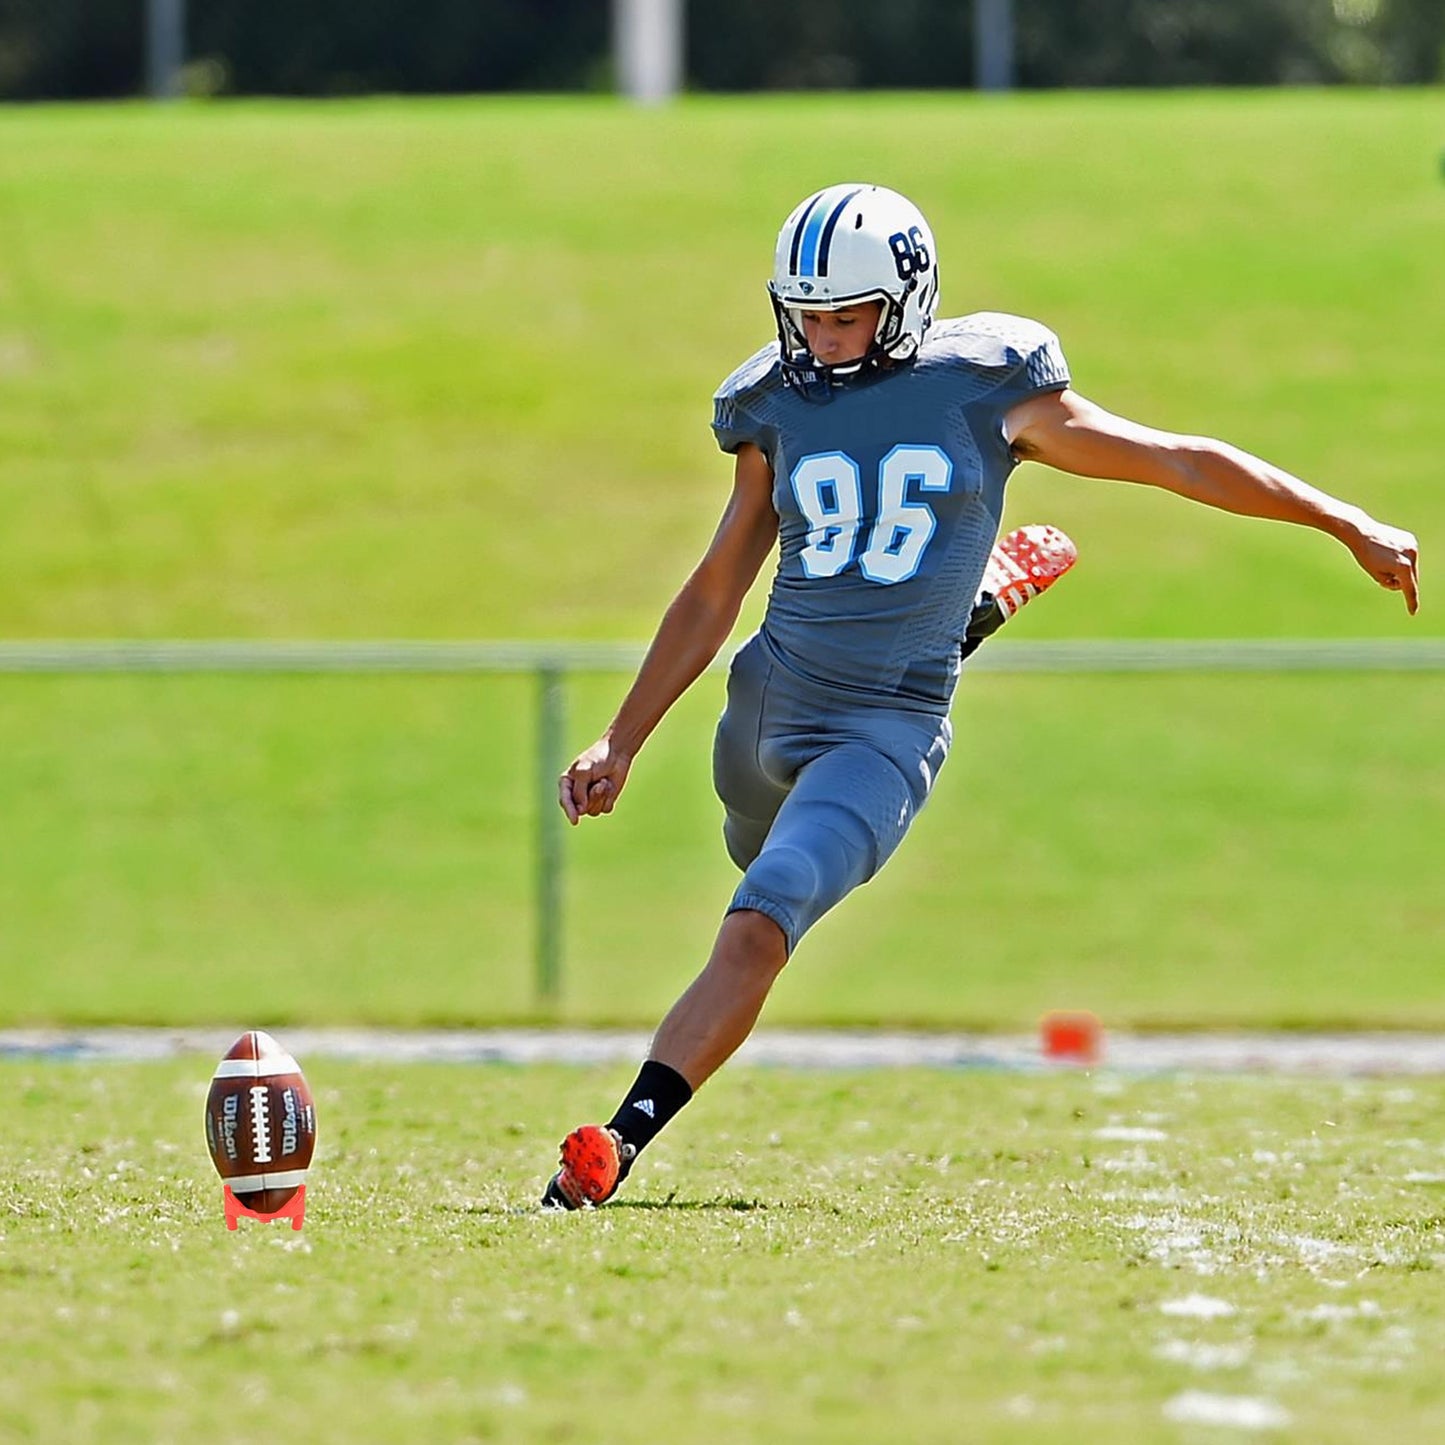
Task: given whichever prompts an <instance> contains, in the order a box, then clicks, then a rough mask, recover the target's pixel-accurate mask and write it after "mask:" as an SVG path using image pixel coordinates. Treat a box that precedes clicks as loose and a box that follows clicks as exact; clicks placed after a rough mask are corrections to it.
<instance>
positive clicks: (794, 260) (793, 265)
mask: <svg viewBox="0 0 1445 1445" xmlns="http://www.w3.org/2000/svg"><path fill="white" fill-rule="evenodd" d="M823 195H824V192H822V191H819V192H818V194H817V195H816V196H814V197H813V199H812V200H811V201H809V202H808V204H807V207H806V209H805V210H804V211H803V214H802V215H801V216H800V217H799V219H798V224H797V227H796V228H795V229H794V231H793V247H792V250H791V251H789V253H788V274H789V275H790V276H796V275H797V274H798V248H799V246H800V245H801V244H802V241H803V227H804V226H805V225H807V223H808V217H809V216H811V215H812V214H813V208H814V207H815V206H816V205H817V204H818V202H819V201H821V200H822V199H823ZM808 274H809V275H810V276H811V275H812V274H813V273H812V272H811V271H810V272H808Z"/></svg>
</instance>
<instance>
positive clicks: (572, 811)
mask: <svg viewBox="0 0 1445 1445" xmlns="http://www.w3.org/2000/svg"><path fill="white" fill-rule="evenodd" d="M772 482H773V474H772V470H771V468H770V467H769V466H768V463H767V460H766V459H765V458H764V457H763V455H762V453H761V452H760V451H758V449H757V448H756V447H745V448H744V449H743V451H742V452H741V453H739V456H738V465H737V474H736V476H735V479H734V482H733V491H732V495H731V497H730V498H729V500H728V505H727V508H726V510H725V511H724V512H723V515H722V520H721V521H720V522H719V523H718V527H717V531H716V532H715V533H714V534H713V539H712V542H711V544H710V545H709V547H708V549H707V553H706V555H705V556H704V557H703V559H702V561H701V562H699V563H698V565H697V567H696V568H695V569H694V570H693V573H692V575H691V576H690V577H689V578H688V579H687V581H686V582H685V583H684V584H683V586H682V589H681V590H680V591H679V592H678V594H677V596H676V597H674V598H673V600H672V603H671V605H670V606H669V607H668V609H667V611H666V612H665V613H664V614H663V617H662V622H661V623H660V624H659V626H658V629H657V635H656V636H655V637H654V638H653V639H652V645H651V647H649V648H648V649H647V656H646V657H644V658H643V660H642V666H641V668H639V669H638V673H637V677H636V679H635V681H634V682H633V684H632V686H631V687H630V688H629V689H628V692H627V696H626V697H625V698H623V700H622V706H621V707H620V708H618V710H617V716H616V717H614V718H613V719H612V722H611V723H610V724H609V725H608V727H607V730H606V731H605V732H604V733H603V734H602V736H601V737H600V738H598V740H597V741H596V742H595V743H593V744H592V746H591V747H590V748H588V749H587V750H586V751H585V752H583V753H580V754H578V756H577V758H576V759H575V760H574V761H573V763H572V765H571V767H569V768H568V769H567V771H566V772H564V773H563V774H562V776H561V778H559V779H558V792H557V801H558V802H559V803H560V804H561V807H562V811H563V812H564V813H566V814H567V818H568V821H569V822H572V823H576V822H577V821H578V820H579V819H580V818H583V817H592V818H595V817H598V816H600V815H601V814H604V813H610V812H611V811H612V809H613V806H614V805H615V804H616V802H617V795H618V794H619V793H620V792H621V791H622V788H623V785H624V784H625V783H626V781H627V774H628V772H629V770H630V769H631V767H632V760H633V758H634V757H636V756H637V753H638V750H639V749H640V748H641V747H642V745H643V743H645V742H646V741H647V739H648V738H649V737H650V736H651V735H652V731H653V729H654V728H655V727H656V726H657V725H658V723H660V722H661V721H662V719H663V717H664V716H666V714H667V710H668V709H669V708H670V707H671V706H672V705H673V703H675V702H676V701H677V700H678V698H680V697H681V696H682V695H683V693H684V692H686V691H687V689H688V688H689V687H691V686H692V684H693V683H694V682H696V681H697V679H698V677H699V676H700V675H701V674H702V671H703V669H704V668H706V667H707V665H708V663H710V662H711V661H712V660H713V658H714V657H716V656H717V653H718V649H719V648H720V647H721V646H722V645H723V643H724V642H726V641H727V638H728V634H729V633H730V632H731V631H732V629H733V624H734V623H735V622H736V621H737V620H738V613H739V612H740V611H741V610H742V604H743V598H744V597H745V596H746V595H747V591H748V588H749V587H751V586H752V584H753V581H754V580H755V579H756V577H757V575H758V569H759V568H760V567H761V566H762V564H763V559H764V558H765V557H766V556H767V554H768V552H769V550H770V549H771V547H772V545H773V543H774V542H775V541H776V540H777V535H778V517H777V513H776V512H775V511H774V510H773V504H772Z"/></svg>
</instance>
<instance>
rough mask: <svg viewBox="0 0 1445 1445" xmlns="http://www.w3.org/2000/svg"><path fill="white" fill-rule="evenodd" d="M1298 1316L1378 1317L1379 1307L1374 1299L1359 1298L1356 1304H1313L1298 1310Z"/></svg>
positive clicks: (1351, 1318) (1324, 1318)
mask: <svg viewBox="0 0 1445 1445" xmlns="http://www.w3.org/2000/svg"><path fill="white" fill-rule="evenodd" d="M1298 1313H1299V1317H1300V1319H1302V1320H1356V1319H1378V1318H1379V1317H1380V1307H1379V1305H1377V1304H1376V1303H1375V1302H1374V1300H1367V1299H1366V1300H1361V1301H1360V1302H1359V1304H1357V1305H1332V1304H1322V1305H1315V1306H1314V1307H1313V1308H1311V1309H1307V1310H1300V1311H1299V1312H1298Z"/></svg>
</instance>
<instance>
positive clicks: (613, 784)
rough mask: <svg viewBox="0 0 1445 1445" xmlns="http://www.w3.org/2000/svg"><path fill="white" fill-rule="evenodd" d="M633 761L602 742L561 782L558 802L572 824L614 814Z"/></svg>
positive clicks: (574, 764)
mask: <svg viewBox="0 0 1445 1445" xmlns="http://www.w3.org/2000/svg"><path fill="white" fill-rule="evenodd" d="M631 766H632V759H631V758H630V757H628V756H627V755H626V754H625V753H623V752H620V751H619V750H618V749H617V748H614V747H613V746H612V742H611V740H610V739H608V738H599V739H598V740H597V741H596V742H595V743H593V744H592V746H591V747H590V748H588V749H587V751H586V752H584V753H579V754H578V756H577V760H576V761H575V762H574V763H573V764H572V766H571V767H570V768H568V769H567V771H566V772H565V773H563V774H562V776H561V777H560V778H559V779H558V780H557V801H558V802H559V803H561V805H562V811H563V812H564V813H566V815H567V821H568V822H569V823H576V822H577V820H578V819H579V818H584V817H585V818H596V817H599V816H600V815H601V814H603V813H610V812H611V811H612V809H613V806H614V805H615V804H616V802H617V795H618V794H619V793H620V792H621V791H622V786H623V784H624V783H625V782H626V781H627V771H628V769H629V768H630V767H631Z"/></svg>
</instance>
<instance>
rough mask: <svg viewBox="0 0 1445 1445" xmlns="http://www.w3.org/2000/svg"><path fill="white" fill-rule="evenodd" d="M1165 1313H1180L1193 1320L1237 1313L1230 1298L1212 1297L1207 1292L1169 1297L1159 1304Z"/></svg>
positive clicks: (1220, 1317) (1224, 1316) (1216, 1318)
mask: <svg viewBox="0 0 1445 1445" xmlns="http://www.w3.org/2000/svg"><path fill="white" fill-rule="evenodd" d="M1159 1313H1160V1314H1163V1315H1178V1316H1180V1317H1182V1318H1184V1319H1191V1320H1222V1319H1225V1318H1227V1317H1228V1316H1229V1315H1232V1314H1234V1313H1235V1309H1234V1306H1233V1305H1232V1304H1230V1303H1229V1301H1228V1300H1222V1299H1211V1298H1210V1296H1209V1295H1207V1294H1187V1295H1185V1296H1184V1298H1183V1299H1168V1300H1165V1301H1164V1303H1163V1304H1162V1305H1160V1306H1159Z"/></svg>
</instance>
